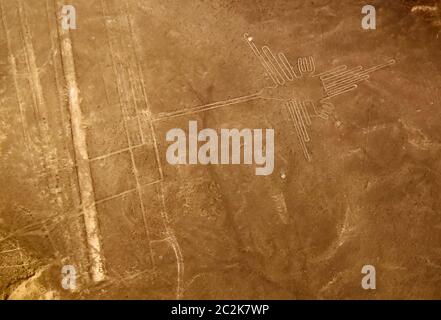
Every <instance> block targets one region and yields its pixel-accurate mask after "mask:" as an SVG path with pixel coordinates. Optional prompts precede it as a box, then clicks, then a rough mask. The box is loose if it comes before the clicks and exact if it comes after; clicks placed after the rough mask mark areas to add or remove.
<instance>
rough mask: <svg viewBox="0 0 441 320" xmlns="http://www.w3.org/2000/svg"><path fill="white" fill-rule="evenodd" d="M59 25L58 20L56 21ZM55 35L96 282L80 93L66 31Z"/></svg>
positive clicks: (98, 268) (97, 251) (98, 259)
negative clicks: (58, 39) (57, 40)
mask: <svg viewBox="0 0 441 320" xmlns="http://www.w3.org/2000/svg"><path fill="white" fill-rule="evenodd" d="M55 1H56V2H55V4H56V8H61V7H62V6H63V5H64V3H63V1H62V0H55ZM56 11H57V12H56V15H57V18H58V19H60V16H59V14H60V12H61V10H57V9H56ZM58 21H59V20H58ZM57 25H58V32H59V36H60V41H61V57H62V61H63V71H64V77H65V80H66V83H67V90H68V99H69V111H70V120H71V126H72V139H73V143H74V149H75V158H76V164H77V173H78V184H79V189H80V198H81V206H82V211H83V215H84V222H85V227H86V238H87V239H86V240H87V244H88V251H89V259H90V265H91V267H90V272H91V275H92V279H93V281H95V282H99V281H103V280H104V279H105V272H104V262H103V256H102V249H101V243H100V235H99V228H98V217H97V211H96V207H95V194H94V190H93V184H92V177H91V172H90V166H89V154H88V151H87V143H86V133H85V131H84V129H83V124H82V120H83V119H82V112H81V107H80V99H79V90H78V84H77V80H76V74H75V63H74V57H73V52H72V42H71V39H70V35H69V31H67V30H63V28H62V27H61V24H60V23H58V24H57Z"/></svg>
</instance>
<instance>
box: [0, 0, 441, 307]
mask: <svg viewBox="0 0 441 320" xmlns="http://www.w3.org/2000/svg"><path fill="white" fill-rule="evenodd" d="M0 4H1V7H0V9H1V12H0V13H1V25H0V79H1V80H0V155H1V158H0V186H1V191H0V297H1V298H2V299H441V197H440V192H441V184H440V181H439V180H438V179H439V178H440V175H441V72H440V71H441V55H440V52H441V50H440V49H441V6H440V3H439V2H438V3H437V2H436V1H429V0H427V1H404V0H403V1H401V0H394V1H380V0H373V1H370V2H369V3H368V4H370V5H373V6H374V7H375V9H376V29H374V30H365V29H363V28H362V26H361V21H362V19H363V16H364V14H363V13H362V12H361V8H362V7H363V6H364V5H366V4H367V3H366V2H365V1H358V0H339V1H329V0H314V1H299V0H242V1H239V0H212V1H203V0H194V1H182V0H69V1H64V2H63V1H62V0H0ZM67 4H69V5H72V6H73V7H74V8H75V9H76V28H75V29H71V30H68V31H66V30H65V29H63V27H62V26H61V20H62V18H63V17H62V13H61V12H62V7H63V5H67ZM270 50H271V51H270ZM271 53H272V54H273V57H275V59H274V60H265V61H266V62H265V61H263V60H262V59H263V58H262V57H268V56H269V55H270V54H271ZM276 59H277V60H276ZM280 59H281V60H280ZM271 61H272V62H273V64H270V63H269V62H271ZM281 61H282V62H286V64H285V65H283V63H282V66H281V64H280V62H281ZM289 64H290V65H291V66H292V67H293V68H291V71H292V72H291V71H288V72H287V73H285V71H286V70H289V69H288V68H286V69H284V66H285V67H286V65H289ZM296 71H297V73H296ZM290 72H291V73H290ZM338 79H340V81H338ZM341 79H343V80H341ZM189 121H197V124H198V127H199V128H200V129H203V128H212V129H214V130H216V131H219V130H221V129H222V128H237V129H239V130H241V129H244V128H251V129H254V128H262V129H273V130H274V133H275V138H274V142H275V146H274V170H273V172H272V174H270V175H266V176H259V175H256V174H255V165H254V164H251V165H250V164H247V165H246V164H241V165H221V164H220V165H216V164H208V165H203V164H187V165H186V164H181V165H172V164H170V163H169V162H168V161H167V159H166V152H167V148H168V146H169V145H170V142H168V141H167V140H166V134H167V132H168V131H169V130H171V129H173V128H182V130H184V131H185V132H187V131H188V123H189ZM365 265H371V266H374V267H375V270H376V288H375V289H370V290H365V289H364V288H363V287H362V285H361V281H362V278H363V277H364V274H363V273H362V272H361V270H362V268H363V266H365ZM64 266H71V267H73V268H74V270H75V275H76V278H75V279H76V281H75V285H74V287H70V288H65V286H64V285H63V283H64V282H63V279H66V278H65V277H66V274H65V273H63V267H64ZM71 284H72V283H71Z"/></svg>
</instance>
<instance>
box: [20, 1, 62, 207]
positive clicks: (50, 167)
mask: <svg viewBox="0 0 441 320" xmlns="http://www.w3.org/2000/svg"><path fill="white" fill-rule="evenodd" d="M17 3H18V14H19V21H20V27H21V30H22V34H23V41H24V46H25V56H26V62H27V64H28V68H29V76H30V82H31V86H32V90H31V91H32V92H31V93H32V95H33V96H34V101H35V103H36V105H35V107H36V110H35V111H36V116H37V123H38V129H39V133H40V136H41V139H42V142H43V143H42V145H41V153H42V157H43V159H44V160H43V161H44V168H45V169H46V170H47V171H48V172H49V177H48V178H49V181H48V182H49V189H50V193H51V194H52V195H53V196H54V197H55V199H56V202H57V205H58V206H59V207H60V208H61V207H62V206H63V200H62V198H61V194H60V192H59V188H58V172H57V171H58V169H57V166H56V161H57V150H56V148H55V147H54V146H53V143H52V141H51V138H50V137H51V136H50V132H49V131H50V130H49V129H50V128H49V125H48V110H47V106H46V101H45V98H44V94H43V87H42V85H41V81H40V76H39V69H38V67H37V63H36V58H35V51H34V46H33V44H32V34H31V30H30V26H29V23H28V21H27V17H26V12H25V8H24V5H23V0H18V2H17Z"/></svg>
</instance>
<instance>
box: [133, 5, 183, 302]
mask: <svg viewBox="0 0 441 320" xmlns="http://www.w3.org/2000/svg"><path fill="white" fill-rule="evenodd" d="M125 6H126V15H127V21H128V26H129V33H130V38H131V42H132V48H133V54H134V56H135V59H136V64H137V69H138V70H137V71H138V75H139V80H140V81H141V87H142V95H143V99H144V101H145V105H146V107H147V110H146V112H145V116H146V118H147V122H148V124H149V128H150V131H151V134H152V139H153V145H154V149H155V155H156V161H157V164H158V168H159V173H160V183H159V195H160V197H161V203H162V209H163V210H161V214H162V218H163V219H164V225H165V227H166V232H167V235H168V237H167V238H166V239H164V240H165V241H168V242H169V243H170V245H171V246H172V248H173V251H174V253H175V256H176V264H177V272H178V279H177V289H176V291H177V292H176V297H177V299H181V298H182V297H183V294H184V257H183V254H182V250H181V247H180V245H179V242H178V240H177V238H176V236H175V233H174V230H173V228H172V227H171V226H170V221H169V218H168V214H167V207H166V204H165V196H164V189H163V181H162V180H163V172H162V167H161V161H160V157H159V148H158V144H157V137H156V130H155V127H154V125H153V121H152V114H151V110H150V103H149V101H148V99H147V92H146V88H145V82H144V78H143V76H142V65H141V60H140V59H139V56H138V53H137V50H139V48H140V43H139V41H138V39H137V38H136V36H135V32H134V28H133V22H132V20H131V18H130V14H129V5H128V1H127V0H126V1H125Z"/></svg>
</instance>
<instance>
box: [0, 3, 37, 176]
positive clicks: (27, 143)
mask: <svg viewBox="0 0 441 320" xmlns="http://www.w3.org/2000/svg"><path fill="white" fill-rule="evenodd" d="M0 11H1V19H2V25H3V29H4V30H5V36H6V46H7V50H8V62H9V64H10V66H11V73H12V78H13V79H14V88H15V95H16V98H17V103H18V109H19V112H20V122H21V126H22V131H23V139H24V141H25V147H26V151H27V152H28V154H29V157H30V159H31V163H32V166H33V167H34V168H35V161H34V157H33V154H32V151H31V138H30V135H29V132H28V130H27V129H28V128H27V122H26V116H25V110H24V106H23V104H24V103H23V99H22V97H21V95H20V90H19V85H18V80H17V78H18V76H17V63H16V61H15V57H14V54H13V52H12V47H11V37H10V35H9V29H8V24H7V21H6V15H5V10H4V7H3V0H0Z"/></svg>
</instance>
